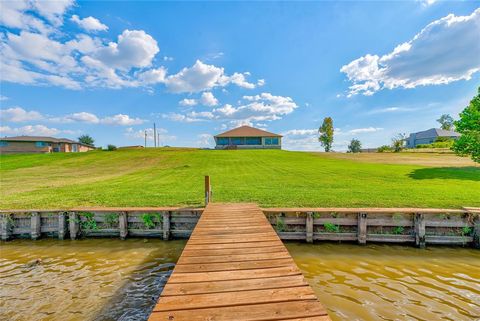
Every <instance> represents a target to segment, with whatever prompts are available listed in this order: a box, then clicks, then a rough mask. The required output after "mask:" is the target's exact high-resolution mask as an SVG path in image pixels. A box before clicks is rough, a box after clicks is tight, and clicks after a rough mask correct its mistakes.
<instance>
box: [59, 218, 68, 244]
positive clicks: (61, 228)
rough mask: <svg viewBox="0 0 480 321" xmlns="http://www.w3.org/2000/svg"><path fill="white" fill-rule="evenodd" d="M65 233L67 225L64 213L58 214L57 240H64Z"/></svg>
mask: <svg viewBox="0 0 480 321" xmlns="http://www.w3.org/2000/svg"><path fill="white" fill-rule="evenodd" d="M66 232H67V225H66V220H65V213H63V212H60V213H58V239H59V240H63V239H65V234H66Z"/></svg>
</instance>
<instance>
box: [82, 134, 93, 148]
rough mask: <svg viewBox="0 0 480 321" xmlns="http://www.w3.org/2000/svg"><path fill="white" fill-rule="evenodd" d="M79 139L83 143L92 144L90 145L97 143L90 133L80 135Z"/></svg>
mask: <svg viewBox="0 0 480 321" xmlns="http://www.w3.org/2000/svg"><path fill="white" fill-rule="evenodd" d="M78 141H79V142H80V143H82V144H85V145H90V146H93V144H94V143H95V141H94V140H93V138H92V137H91V136H90V135H82V136H80V137H78Z"/></svg>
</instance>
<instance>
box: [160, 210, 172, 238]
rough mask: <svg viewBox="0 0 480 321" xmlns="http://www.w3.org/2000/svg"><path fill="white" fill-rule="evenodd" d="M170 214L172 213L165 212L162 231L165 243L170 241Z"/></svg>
mask: <svg viewBox="0 0 480 321" xmlns="http://www.w3.org/2000/svg"><path fill="white" fill-rule="evenodd" d="M170 214H171V212H170V211H167V212H163V214H162V215H163V216H162V218H163V220H162V221H163V226H162V230H163V239H164V240H165V241H168V239H169V238H170Z"/></svg>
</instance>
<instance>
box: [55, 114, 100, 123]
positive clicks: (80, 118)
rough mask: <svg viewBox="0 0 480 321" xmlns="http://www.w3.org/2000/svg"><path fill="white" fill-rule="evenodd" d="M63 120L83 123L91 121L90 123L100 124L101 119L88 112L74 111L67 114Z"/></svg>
mask: <svg viewBox="0 0 480 321" xmlns="http://www.w3.org/2000/svg"><path fill="white" fill-rule="evenodd" d="M60 121H61V122H67V123H71V122H81V123H89V124H98V123H99V122H100V119H99V118H98V117H97V116H96V115H94V114H92V113H87V112H80V113H73V114H70V115H66V116H64V117H62V118H61V119H60Z"/></svg>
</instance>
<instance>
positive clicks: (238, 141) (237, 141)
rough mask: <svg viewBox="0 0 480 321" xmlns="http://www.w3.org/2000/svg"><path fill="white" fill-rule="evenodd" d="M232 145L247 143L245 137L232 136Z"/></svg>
mask: <svg viewBox="0 0 480 321" xmlns="http://www.w3.org/2000/svg"><path fill="white" fill-rule="evenodd" d="M232 145H245V138H243V137H232Z"/></svg>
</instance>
